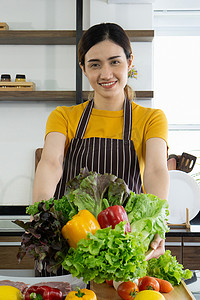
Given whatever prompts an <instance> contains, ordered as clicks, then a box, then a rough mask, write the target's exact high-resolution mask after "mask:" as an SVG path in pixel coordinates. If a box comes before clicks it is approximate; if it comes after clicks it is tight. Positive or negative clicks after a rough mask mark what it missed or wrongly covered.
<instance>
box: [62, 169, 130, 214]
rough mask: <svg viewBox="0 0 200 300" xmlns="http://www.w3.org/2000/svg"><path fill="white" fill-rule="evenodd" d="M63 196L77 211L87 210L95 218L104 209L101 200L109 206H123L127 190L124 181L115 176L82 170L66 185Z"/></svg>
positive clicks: (127, 194)
mask: <svg viewBox="0 0 200 300" xmlns="http://www.w3.org/2000/svg"><path fill="white" fill-rule="evenodd" d="M65 196H66V197H67V198H68V199H70V203H73V204H74V205H75V206H77V207H78V210H79V211H80V210H82V209H87V210H89V211H90V212H91V213H92V214H93V215H94V216H95V217H97V215H98V214H99V213H100V212H101V211H102V210H104V209H105V208H106V206H105V201H104V200H103V199H107V201H108V204H109V205H110V206H113V205H123V204H124V202H125V200H126V199H127V197H128V196H129V189H128V187H127V185H126V183H125V182H124V180H122V179H120V178H117V177H116V176H115V175H112V174H99V173H96V172H89V171H88V170H87V168H84V169H82V170H81V172H80V174H79V175H78V176H76V177H75V178H73V179H72V180H70V181H69V182H68V183H67V185H66V191H65Z"/></svg>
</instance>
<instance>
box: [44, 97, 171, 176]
mask: <svg viewBox="0 0 200 300" xmlns="http://www.w3.org/2000/svg"><path fill="white" fill-rule="evenodd" d="M87 104H88V101H87V102H84V103H81V104H79V105H75V106H70V107H67V106H58V107H57V108H56V109H55V110H54V111H53V112H52V113H51V114H50V116H49V118H48V120H47V124H46V135H47V134H48V133H50V132H60V133H63V134H64V135H65V136H66V148H65V152H66V151H67V149H68V147H69V144H70V142H71V139H72V138H74V137H75V133H76V129H77V126H78V123H79V120H80V118H81V115H82V113H83V110H84V108H85V107H86V105H87ZM123 120H124V115H123V110H120V111H105V110H98V109H95V108H93V109H92V112H91V115H90V119H89V122H88V125H87V128H86V132H85V135H84V137H83V138H90V137H101V138H112V139H122V138H123ZM153 137H157V138H162V139H164V140H165V141H166V143H167V137H168V123H167V119H166V116H165V114H164V113H163V111H162V110H160V109H153V108H146V107H142V106H140V105H138V104H136V103H134V102H132V134H131V139H132V140H133V143H134V147H135V150H136V153H137V157H138V161H139V166H140V172H141V178H142V181H143V172H144V165H145V151H146V141H147V140H148V139H150V138H153Z"/></svg>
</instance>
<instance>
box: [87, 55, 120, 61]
mask: <svg viewBox="0 0 200 300" xmlns="http://www.w3.org/2000/svg"><path fill="white" fill-rule="evenodd" d="M119 57H121V56H120V55H115V56H111V57H109V58H108V60H112V59H115V58H119ZM94 61H101V60H100V59H98V58H94V59H89V60H88V61H87V62H94Z"/></svg>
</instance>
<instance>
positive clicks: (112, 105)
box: [94, 93, 125, 111]
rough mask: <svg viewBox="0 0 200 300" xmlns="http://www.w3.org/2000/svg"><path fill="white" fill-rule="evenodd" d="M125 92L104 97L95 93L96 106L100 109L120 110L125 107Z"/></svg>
mask: <svg viewBox="0 0 200 300" xmlns="http://www.w3.org/2000/svg"><path fill="white" fill-rule="evenodd" d="M124 98H125V95H124V93H123V94H122V95H116V96H115V97H113V98H103V97H101V96H100V95H98V94H96V93H95V94H94V108H95V109H100V110H110V111H119V110H122V109H123V107H124Z"/></svg>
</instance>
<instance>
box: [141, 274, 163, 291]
mask: <svg viewBox="0 0 200 300" xmlns="http://www.w3.org/2000/svg"><path fill="white" fill-rule="evenodd" d="M138 287H139V290H140V291H144V290H153V291H157V292H159V290H160V285H159V283H158V281H157V280H156V279H155V278H153V277H150V276H144V277H143V278H141V279H140V280H139V284H138Z"/></svg>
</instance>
